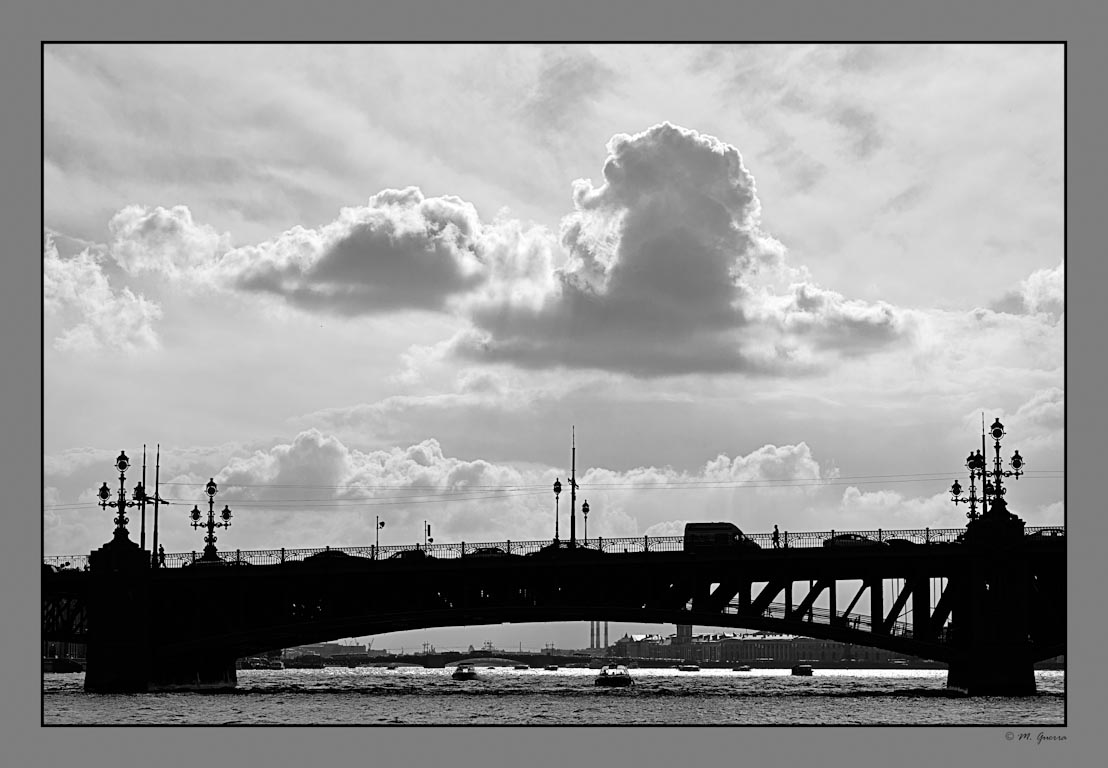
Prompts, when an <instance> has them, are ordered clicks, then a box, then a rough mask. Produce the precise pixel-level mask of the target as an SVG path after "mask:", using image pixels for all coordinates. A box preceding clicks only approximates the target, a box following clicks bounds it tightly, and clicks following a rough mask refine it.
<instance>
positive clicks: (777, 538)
mask: <svg viewBox="0 0 1108 768" xmlns="http://www.w3.org/2000/svg"><path fill="white" fill-rule="evenodd" d="M780 547H781V533H780V531H778V530H777V526H776V525H774V526H773V548H774V549H779V548H780Z"/></svg>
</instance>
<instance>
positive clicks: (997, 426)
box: [989, 419, 1004, 440]
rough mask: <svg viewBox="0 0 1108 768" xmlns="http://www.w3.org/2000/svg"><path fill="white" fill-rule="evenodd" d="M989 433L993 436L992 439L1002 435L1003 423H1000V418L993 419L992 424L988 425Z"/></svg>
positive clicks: (997, 438)
mask: <svg viewBox="0 0 1108 768" xmlns="http://www.w3.org/2000/svg"><path fill="white" fill-rule="evenodd" d="M989 434H990V435H992V436H993V440H999V439H1000V438H1002V437H1004V425H1003V424H1001V423H1000V419H997V420H996V421H994V422H993V425H992V426H991V427H989Z"/></svg>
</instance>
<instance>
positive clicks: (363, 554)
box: [43, 526, 1065, 570]
mask: <svg viewBox="0 0 1108 768" xmlns="http://www.w3.org/2000/svg"><path fill="white" fill-rule="evenodd" d="M1043 530H1052V531H1054V530H1061V531H1062V532H1063V534H1062V535H1064V534H1065V529H1064V528H1061V526H1035V527H1027V528H1025V529H1024V534H1025V535H1027V536H1031V535H1035V534H1037V533H1038V532H1039V531H1043ZM841 533H850V534H855V535H860V536H864V537H865V538H867V539H871V540H873V541H889V540H890V539H897V540H900V541H908V542H911V543H913V544H921V545H926V544H942V543H950V542H956V541H958V540H959V537H961V536H962V534H964V533H965V528H910V529H894V530H884V529H881V528H878V529H876V530H870V531H835V530H831V531H800V532H791V531H781V532H780V535H779V538H778V545H779V547H780V548H781V549H785V550H788V549H813V548H820V547H822V546H823V544H824V542H825V541H827V540H828V539H830V538H831V537H833V536H837V535H839V534H841ZM747 538H749V539H751V540H753V541H754V542H755V543H757V544H758V545H759V546H760V547H761V548H762V549H763V550H770V549H773V534H771V533H754V534H747ZM553 543H554V542H553V541H552V540H549V539H546V540H541V541H492V542H458V543H444V544H428V545H427V546H426V547H424V546H423V545H419V544H416V545H411V544H406V545H390V546H382V547H376V546H368V547H321V548H298V549H254V550H222V551H221V552H220V553H219V556H220V559H221V560H223V561H224V562H226V563H228V564H247V565H277V564H280V563H288V562H297V561H302V560H306V559H308V558H310V557H312V556H318V555H324V556H326V553H329V552H334V553H342V554H341V555H338V554H336V555H335V557H336V558H339V557H341V556H342V555H347V556H350V557H360V558H365V559H368V560H387V559H390V558H403V557H406V556H405V555H402V554H400V553H402V552H406V551H410V550H413V549H422V550H424V551H425V552H426V553H427V554H428V555H430V556H431V557H433V558H435V559H439V560H453V559H458V558H469V557H495V556H498V555H500V554H506V555H529V554H532V553H535V552H538V551H539V550H542V549H544V548H548V547H550V546H551V545H552V544H553ZM565 544H566V542H565V541H564V540H563V541H562V545H563V546H564V545H565ZM577 546H578V548H581V549H589V550H594V551H597V552H604V553H608V554H623V553H628V554H630V553H642V552H681V551H683V550H684V548H685V542H684V538H683V537H681V536H634V537H622V538H610V537H603V536H597V537H595V538H589V539H588V540H587V541H585V540H579V541H578V542H577ZM200 557H201V553H199V552H172V553H170V552H166V553H165V561H164V567H166V568H182V567H185V566H188V565H191V564H192V563H194V562H196V561H197V560H199V559H200ZM88 560H89V558H88V555H48V556H46V557H44V558H43V563H44V564H45V565H49V566H52V567H54V568H57V569H61V570H84V569H85V568H86V567H87V566H88Z"/></svg>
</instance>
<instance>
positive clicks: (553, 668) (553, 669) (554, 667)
mask: <svg viewBox="0 0 1108 768" xmlns="http://www.w3.org/2000/svg"><path fill="white" fill-rule="evenodd" d="M543 669H545V670H546V671H547V672H557V671H558V665H557V664H547V665H546V666H545V667H543Z"/></svg>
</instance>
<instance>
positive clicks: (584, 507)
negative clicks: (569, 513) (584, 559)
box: [581, 499, 589, 547]
mask: <svg viewBox="0 0 1108 768" xmlns="http://www.w3.org/2000/svg"><path fill="white" fill-rule="evenodd" d="M581 514H582V515H583V516H584V518H585V546H586V547H587V546H588V545H589V500H588V499H585V503H583V504H582V505H581Z"/></svg>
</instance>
